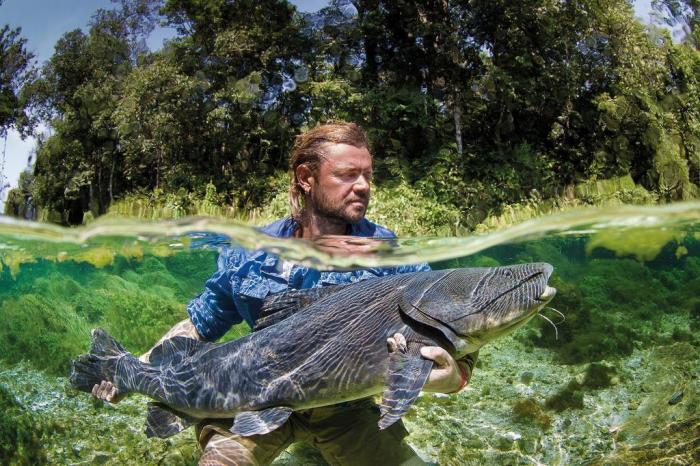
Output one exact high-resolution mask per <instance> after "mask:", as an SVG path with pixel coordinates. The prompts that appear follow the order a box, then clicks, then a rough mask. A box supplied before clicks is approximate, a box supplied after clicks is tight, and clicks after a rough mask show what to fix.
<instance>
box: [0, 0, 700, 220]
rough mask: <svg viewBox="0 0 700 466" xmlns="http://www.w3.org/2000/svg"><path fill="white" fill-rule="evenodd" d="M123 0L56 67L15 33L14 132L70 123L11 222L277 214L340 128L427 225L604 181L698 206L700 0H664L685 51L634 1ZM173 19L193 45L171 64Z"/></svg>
mask: <svg viewBox="0 0 700 466" xmlns="http://www.w3.org/2000/svg"><path fill="white" fill-rule="evenodd" d="M114 2H115V8H114V9H113V10H98V11H97V12H96V13H95V14H94V16H93V18H92V20H91V22H90V26H89V28H88V29H87V30H86V31H83V30H74V31H69V32H66V33H65V34H64V35H63V36H62V37H61V38H60V40H59V41H58V42H57V43H56V45H55V50H54V54H53V56H52V57H51V58H50V59H49V60H48V61H47V62H46V63H44V64H43V65H42V66H41V67H40V68H39V69H36V70H29V69H27V65H23V63H25V62H26V61H27V57H29V56H30V54H29V53H28V52H27V51H26V48H25V47H24V45H25V44H24V41H23V39H21V35H20V32H19V31H17V30H13V29H11V28H9V27H6V28H5V29H3V30H2V31H0V56H2V61H0V63H1V65H2V69H1V70H0V94H1V95H2V98H1V99H0V127H2V129H3V131H4V130H6V129H7V128H9V127H14V128H17V129H20V130H21V131H25V132H30V131H32V129H33V128H34V127H35V126H36V123H37V122H38V121H45V122H48V123H49V124H50V126H51V128H52V132H51V135H50V136H48V137H43V138H40V139H39V143H38V146H37V148H36V163H35V165H34V167H33V168H32V169H31V170H29V171H27V172H26V173H24V174H23V175H22V179H21V180H20V185H19V187H17V188H16V189H14V190H12V191H11V192H10V193H9V196H8V200H7V203H6V208H5V213H6V214H8V215H16V216H25V215H26V213H25V208H26V206H27V200H28V199H29V198H30V197H31V199H32V202H33V204H34V205H35V206H36V207H37V213H38V218H39V219H40V220H44V221H51V222H55V223H60V224H66V225H73V224H80V223H82V222H83V221H85V220H89V219H91V218H94V217H97V216H99V215H102V214H105V213H106V212H108V211H109V210H110V207H111V209H112V211H113V212H122V213H128V212H132V213H133V211H134V209H135V206H136V208H137V209H136V210H138V209H142V208H147V209H146V210H148V209H151V210H150V211H149V212H150V214H149V215H157V213H156V214H154V213H153V212H156V211H157V210H158V209H155V210H154V206H166V207H168V209H170V210H171V211H172V210H174V211H175V212H176V214H175V215H179V214H187V213H192V212H204V213H213V214H216V215H228V214H230V215H234V216H235V215H244V214H250V213H251V212H253V213H254V212H263V214H261V216H262V217H266V215H270V212H275V213H276V212H277V211H278V210H279V209H278V207H279V206H282V209H283V208H284V207H283V206H284V201H283V199H284V194H283V193H284V191H285V175H284V171H285V169H286V166H287V160H288V154H289V151H290V148H291V146H292V144H293V139H294V136H295V135H296V134H297V133H299V132H300V131H301V130H303V129H304V128H307V127H310V126H313V125H315V124H317V123H319V122H323V121H326V120H329V119H345V120H350V121H355V122H358V123H360V124H362V125H363V126H364V127H365V128H366V129H367V131H368V133H369V136H370V139H371V142H372V150H373V154H374V156H375V164H376V180H375V181H376V184H377V188H378V189H377V191H376V192H377V195H378V196H379V197H380V198H382V199H383V200H384V201H383V202H384V204H382V205H388V207H387V209H388V211H391V209H394V210H395V211H398V212H406V209H405V205H410V206H416V208H418V209H419V210H420V209H421V208H422V209H423V211H424V212H425V213H426V215H432V216H433V217H434V219H432V220H431V219H430V218H429V219H427V220H426V219H424V218H421V219H419V220H416V223H417V224H420V225H426V224H427V225H430V224H431V223H430V222H431V221H434V222H437V223H440V222H442V224H445V225H446V227H448V228H447V229H448V230H450V231H454V230H455V229H456V228H465V229H473V228H475V227H476V226H477V225H479V224H481V223H482V222H484V219H486V218H487V217H490V216H493V215H497V214H499V213H500V212H501V209H503V206H508V205H520V206H522V205H530V206H539V205H542V204H543V203H549V204H548V205H553V206H556V205H560V204H561V203H565V202H572V201H574V200H576V199H578V200H581V201H582V202H584V203H585V202H590V203H595V202H596V201H597V200H599V199H596V195H595V193H594V194H593V195H591V194H590V190H587V188H586V187H587V186H589V187H590V186H593V185H596V183H600V182H601V180H613V184H615V183H618V181H614V180H623V181H624V183H622V184H623V185H624V189H622V190H618V191H615V192H614V196H616V198H618V199H619V200H620V201H621V202H656V201H659V202H666V201H674V200H686V199H693V198H697V197H699V196H700V189H699V186H700V48H699V47H700V40H699V39H698V34H699V31H700V29H698V26H697V24H698V17H699V15H700V7H699V5H698V2H697V1H694V0H657V1H655V2H654V6H655V8H656V11H657V13H658V17H659V21H660V22H661V21H663V22H665V23H667V24H669V25H672V26H674V27H675V28H676V30H677V31H678V34H676V35H677V37H676V38H675V40H673V39H672V37H671V34H670V33H669V32H668V31H667V30H666V29H663V28H660V27H656V26H649V25H644V24H642V23H640V22H639V20H637V19H635V17H634V12H633V8H632V6H631V4H630V2H628V1H625V0H595V1H594V0H566V1H552V0H522V1H519V2H509V1H505V0H490V1H482V0H453V1H449V2H447V1H441V0H424V1H420V2H415V1H407V0H392V1H383V0H332V1H331V2H330V4H329V6H328V7H326V8H323V9H321V10H320V11H318V12H315V13H300V12H298V11H297V10H296V9H295V7H294V6H293V5H292V4H290V3H289V2H287V1H285V0H256V1H252V0H236V1H226V0H194V1H193V0H188V1H185V0H114ZM157 25H164V26H167V27H171V28H174V29H175V30H176V31H177V34H176V36H175V37H174V38H173V39H172V40H169V41H167V43H166V44H165V45H164V47H163V49H162V50H159V51H157V52H151V51H149V50H148V48H147V47H146V46H145V38H146V37H147V36H148V34H149V33H150V32H151V31H152V30H153V29H154V28H155V27H156V26H157ZM8 57H9V58H8ZM13 57H14V58H13ZM22 60H25V61H22ZM582 193H583V194H582ZM586 193H588V194H586ZM586 196H588V197H586ZM387 203H388V204H387ZM392 203H393V204H392ZM202 205H203V206H204V207H203V208H202V209H200V208H199V207H197V206H202ZM378 208H379V209H380V208H381V207H378ZM256 209H257V210H256ZM436 209H437V210H436ZM534 209H535V210H536V207H535V208H534ZM178 212H179V214H178ZM227 212H228V214H227ZM265 212H266V213H267V214H265ZM375 214H376V215H379V217H382V218H388V219H391V218H392V217H391V214H390V213H387V212H383V211H377V212H375ZM401 215H402V214H399V216H398V218H402V217H401ZM392 226H393V225H392ZM438 230H439V229H438ZM440 231H442V230H440Z"/></svg>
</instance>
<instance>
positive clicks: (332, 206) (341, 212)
mask: <svg viewBox="0 0 700 466" xmlns="http://www.w3.org/2000/svg"><path fill="white" fill-rule="evenodd" d="M353 201H360V202H363V203H364V205H365V207H364V208H363V209H362V210H361V211H357V210H355V209H351V208H350V205H349V203H348V202H347V201H346V200H342V201H340V202H333V201H331V200H330V199H328V197H327V196H325V195H324V194H323V193H319V192H314V193H312V195H311V202H312V205H309V206H307V207H308V208H309V210H312V211H314V212H316V213H317V214H319V215H321V216H323V217H325V218H327V219H329V220H332V221H335V222H337V223H343V224H348V223H350V224H356V223H359V222H360V221H361V220H362V219H363V218H365V212H366V211H367V204H368V202H369V194H367V195H366V196H362V197H360V196H358V197H357V198H356V199H354V200H353Z"/></svg>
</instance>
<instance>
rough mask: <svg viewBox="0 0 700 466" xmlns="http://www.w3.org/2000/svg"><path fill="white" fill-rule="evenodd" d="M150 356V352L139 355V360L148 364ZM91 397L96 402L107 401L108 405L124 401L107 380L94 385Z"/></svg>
mask: <svg viewBox="0 0 700 466" xmlns="http://www.w3.org/2000/svg"><path fill="white" fill-rule="evenodd" d="M150 355H151V352H150V351H149V352H147V353H144V354H142V355H141V357H140V358H139V360H140V361H141V362H145V363H147V362H148V357H149V356H150ZM91 393H92V397H93V398H95V399H96V400H102V401H108V402H110V403H119V402H120V401H122V400H123V399H124V397H125V396H124V395H123V394H121V393H119V390H117V387H115V386H114V384H113V383H112V382H110V381H109V380H103V381H102V382H100V383H99V384H95V385H94V386H93V387H92V392H91Z"/></svg>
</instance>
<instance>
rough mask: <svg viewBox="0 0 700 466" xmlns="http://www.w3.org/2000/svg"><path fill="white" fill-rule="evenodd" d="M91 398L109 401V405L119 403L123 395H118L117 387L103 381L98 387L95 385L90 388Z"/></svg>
mask: <svg viewBox="0 0 700 466" xmlns="http://www.w3.org/2000/svg"><path fill="white" fill-rule="evenodd" d="M92 397H93V398H95V399H98V400H102V401H109V402H110V403H119V402H120V401H121V400H122V399H124V395H122V394H121V393H119V391H118V390H117V387H115V386H114V385H113V384H112V382H109V381H108V380H103V381H102V382H100V384H99V385H98V384H95V386H94V387H92Z"/></svg>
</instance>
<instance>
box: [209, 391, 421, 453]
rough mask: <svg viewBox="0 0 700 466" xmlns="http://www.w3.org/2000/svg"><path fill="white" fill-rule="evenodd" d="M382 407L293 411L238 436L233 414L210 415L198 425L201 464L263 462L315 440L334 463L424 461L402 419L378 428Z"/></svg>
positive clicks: (364, 403)
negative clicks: (275, 423)
mask: <svg viewBox="0 0 700 466" xmlns="http://www.w3.org/2000/svg"><path fill="white" fill-rule="evenodd" d="M378 420H379V408H378V407H377V406H376V405H375V404H374V402H372V400H371V399H369V398H367V399H363V400H358V401H354V402H350V403H343V404H341V405H334V406H325V407H321V408H314V409H310V410H307V411H299V412H295V413H293V414H292V415H291V416H290V418H289V419H288V420H287V422H286V423H285V424H284V425H282V426H281V427H280V428H278V429H276V430H274V431H273V432H270V433H268V434H265V435H253V436H250V437H240V436H237V435H235V434H233V433H231V432H230V431H229V429H230V428H231V425H232V420H231V419H208V420H205V421H203V422H202V423H200V424H199V425H198V427H197V435H198V439H199V443H200V445H201V446H202V449H203V451H204V452H203V454H202V458H201V459H200V462H199V464H200V466H202V465H206V466H213V465H237V466H243V465H246V466H249V465H254V466H264V465H268V464H270V463H271V462H272V461H274V459H275V458H277V456H278V455H279V454H280V453H282V451H283V450H284V449H285V448H287V447H288V446H289V445H291V444H292V443H294V442H296V441H304V442H308V443H310V444H312V445H314V446H315V447H316V448H318V450H319V451H320V453H321V455H323V457H324V458H325V460H326V461H327V462H328V463H329V464H331V465H342V466H366V465H367V466H369V465H381V466H392V465H396V466H398V465H405V466H409V465H410V466H413V465H423V464H424V463H423V461H422V460H421V459H420V457H418V455H416V453H415V452H414V451H413V450H412V449H411V447H410V446H409V445H408V444H407V443H406V442H405V441H404V438H405V437H406V435H407V434H408V433H407V432H406V429H405V428H404V426H403V424H402V422H401V421H399V422H397V423H395V424H394V425H392V426H391V427H389V428H388V429H385V430H381V431H380V430H379V427H378V426H377V421H378Z"/></svg>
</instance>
